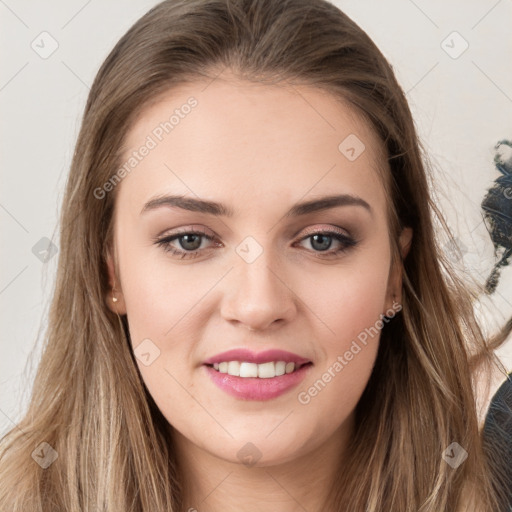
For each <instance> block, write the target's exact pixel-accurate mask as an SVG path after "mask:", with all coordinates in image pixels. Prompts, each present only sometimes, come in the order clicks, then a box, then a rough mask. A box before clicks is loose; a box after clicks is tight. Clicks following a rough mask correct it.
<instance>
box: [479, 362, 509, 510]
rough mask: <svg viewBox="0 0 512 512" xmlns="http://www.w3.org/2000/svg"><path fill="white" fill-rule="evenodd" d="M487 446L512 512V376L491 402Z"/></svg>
mask: <svg viewBox="0 0 512 512" xmlns="http://www.w3.org/2000/svg"><path fill="white" fill-rule="evenodd" d="M483 445H484V449H485V450H486V452H487V456H488V458H489V462H490V465H491V467H492V470H493V472H494V473H495V476H496V477H497V479H498V482H499V483H500V487H502V489H503V490H504V491H505V493H504V494H505V496H504V499H505V501H506V502H507V503H508V505H507V504H505V505H504V507H505V508H504V509H503V510H504V511H509V510H512V372H511V373H509V374H508V375H507V378H506V379H505V382H503V384H501V386H500V387H499V388H498V391H496V393H495V394H494V396H493V397H492V399H491V403H490V405H489V409H488V411H487V415H486V418H485V423H484V428H483ZM507 507H508V508H507Z"/></svg>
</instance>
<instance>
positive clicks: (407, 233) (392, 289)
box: [384, 227, 413, 314]
mask: <svg viewBox="0 0 512 512" xmlns="http://www.w3.org/2000/svg"><path fill="white" fill-rule="evenodd" d="M412 235H413V232H412V228H409V227H406V228H403V230H402V233H401V234H400V238H399V241H398V243H399V248H400V254H401V260H400V261H396V262H395V265H394V266H393V268H392V269H391V271H390V274H389V279H388V289H387V292H386V311H387V310H389V309H396V304H397V303H398V304H401V303H402V270H403V269H402V261H403V260H404V259H405V258H406V256H407V254H409V250H410V248H411V242H412ZM393 303H395V308H393ZM384 314H385V313H384Z"/></svg>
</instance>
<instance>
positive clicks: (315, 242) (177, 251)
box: [154, 229, 358, 259]
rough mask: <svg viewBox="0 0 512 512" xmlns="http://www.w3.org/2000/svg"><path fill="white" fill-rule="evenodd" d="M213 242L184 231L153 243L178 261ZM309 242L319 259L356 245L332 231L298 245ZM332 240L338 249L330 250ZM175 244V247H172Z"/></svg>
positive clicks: (202, 233)
mask: <svg viewBox="0 0 512 512" xmlns="http://www.w3.org/2000/svg"><path fill="white" fill-rule="evenodd" d="M204 239H206V240H209V241H211V242H213V241H215V240H216V238H215V237H214V236H210V235H208V234H207V233H206V232H205V231H204V230H198V229H186V230H183V231H180V232H178V233H174V234H171V235H168V236H165V237H163V238H156V239H155V240H154V243H155V244H156V245H158V246H159V247H162V248H163V250H164V251H166V252H169V253H171V254H173V255H174V256H176V257H177V258H178V259H187V258H196V257H197V256H200V255H201V253H203V252H204V251H208V250H211V249H212V248H211V247H206V248H205V247H201V246H202V242H203V240H204ZM308 239H309V240H310V244H311V247H312V248H313V251H312V252H314V253H318V256H319V257H322V258H325V257H332V256H336V255H337V254H339V253H342V252H346V251H348V250H349V249H350V248H352V247H354V246H355V245H357V243H358V242H357V240H355V239H353V238H352V237H351V236H349V235H346V234H344V233H342V232H338V231H332V230H325V229H324V230H317V231H314V232H310V233H308V234H307V235H306V236H304V237H302V238H301V239H300V240H299V242H298V243H301V242H304V241H306V240H308ZM333 240H334V241H335V244H338V247H336V248H334V249H331V246H332V243H333ZM174 242H177V245H178V246H179V247H177V246H176V245H173V243H174ZM214 245H215V246H217V247H222V243H220V242H215V244H214Z"/></svg>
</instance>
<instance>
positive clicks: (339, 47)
mask: <svg viewBox="0 0 512 512" xmlns="http://www.w3.org/2000/svg"><path fill="white" fill-rule="evenodd" d="M225 68H229V69H230V70H233V71H235V72H236V73H237V74H238V75H239V76H240V77H243V78H244V79H247V80H258V81H260V82H268V83H275V82H279V81H285V82H288V83H292V84H306V85H311V86H313V87H318V88H322V89H324V90H326V91H328V92H330V93H331V94H332V95H333V96H334V97H336V98H339V99H340V100H343V101H348V102H350V104H351V105H352V106H353V107H355V108H356V109H357V111H358V112H360V114H361V115H362V116H364V118H365V119H366V120H367V121H368V122H369V123H370V124H371V126H372V127H373V129H374V130H375V132H376V133H377V134H378V135H379V136H380V137H381V138H382V141H383V143H384V146H385V148H386V150H387V153H388V154H387V157H388V162H389V167H390V170H391V172H388V173H387V175H386V180H385V183H386V187H387V192H388V199H389V201H388V203H389V219H388V220H389V222H388V225H389V229H390V241H391V244H392V248H393V258H394V260H393V261H395V262H398V263H399V264H400V265H401V266H402V268H403V275H404V280H403V288H404V289H403V299H402V301H403V310H402V311H401V313H400V314H399V315H397V316H396V318H394V319H393V320H392V321H391V322H390V323H389V324H387V325H386V326H385V327H384V329H383V330H382V333H381V340H380V345H379V352H378V356H377V362H376V365H375V368H374V370H373V373H372V375H371V378H370V380H369V382H368V385H367V387H366V390H365V392H364V394H363V396H362V398H361V400H360V402H359V403H358V406H357V410H356V413H357V415H356V418H357V419H356V429H355V433H354V438H353V439H352V440H351V443H350V444H349V453H348V456H347V458H346V459H345V460H344V466H343V467H340V468H339V474H338V475H335V476H336V481H335V483H334V485H333V489H332V492H331V493H330V495H329V500H330V508H328V510H338V511H342V510H351V511H363V510H364V511H366V512H389V511H393V512H405V511H421V512H439V511H456V510H459V509H461V507H462V506H463V504H464V503H466V504H468V506H469V507H470V508H469V509H470V510H472V511H474V510H481V511H483V512H495V511H496V510H497V506H496V504H497V501H496V496H495V494H496V493H495V487H494V486H493V484H492V482H491V481H490V477H489V476H488V475H489V474H490V471H489V468H488V462H487V460H486V457H485V454H484V452H483V450H482V443H481V437H480V432H479V425H478V419H477V413H476V405H475V392H474V384H475V381H474V379H475V375H477V373H476V372H477V370H478V369H481V368H482V363H486V364H491V362H493V361H494V359H493V358H494V354H493V352H492V350H491V349H493V348H496V347H497V346H499V344H500V343H502V342H503V341H504V339H505V337H506V335H507V334H508V331H509V330H510V323H509V324H508V326H507V329H504V330H503V332H502V333H500V335H499V336H497V337H496V338H495V339H493V340H491V341H486V340H485V338H484V336H483V334H482V331H481V329H480V327H479V325H478V323H477V321H476V319H475V316H474V312H473V302H474V299H475V298H476V296H477V291H475V290H473V289H470V288H469V287H468V286H467V285H466V284H465V283H463V281H462V279H461V278H460V277H458V275H457V273H456V272H455V271H454V270H453V269H452V268H451V267H450V264H449V261H448V260H447V259H446V258H445V257H444V255H443V251H442V248H441V246H440V242H439V240H438V239H437V238H436V236H435V229H434V221H435V219H437V220H438V221H439V226H440V227H444V229H445V230H446V232H447V233H449V230H448V228H447V226H446V224H445V222H444V220H443V217H442V215H441V213H440V212H439V211H438V209H437V207H436V205H435V204H434V202H433V200H432V197H431V192H430V187H431V183H429V170H428V166H427V165H426V163H425V162H426V160H425V158H424V157H425V155H424V151H423V149H422V147H421V144H420V142H419V140H418V137H417V134H416V131H415V127H414V123H413V119H412V116H411V112H410V110H409V107H408V104H407V101H406V98H405V95H404V93H403V91H402V89H401V87H400V86H399V84H398V83H397V80H396V78H395V76H394V73H393V71H392V68H391V66H390V65H389V63H388V62H387V60H386V59H385V58H384V56H383V55H382V54H381V52H380V51H379V50H378V48H377V47H376V46H375V44H374V43H373V42H372V41H371V39H370V38H369V37H368V36H367V35H366V33H365V32H364V31H363V30H361V29H360V28H359V27H358V26H357V25H356V24H355V23H354V22H353V21H351V20H350V19H349V18H348V17H347V16H346V15H345V14H343V13H342V12H341V11H340V10H339V9H337V8H336V7H335V6H333V5H331V4H330V3H328V2H326V1H324V0H279V1H277V0H168V1H165V2H162V3H160V4H158V5H157V6H156V7H154V8H153V9H151V10H150V11H149V12H148V13H147V14H146V15H145V16H143V17H142V18H141V19H140V20H138V21H137V22H136V23H135V24H134V25H133V26H132V27H131V28H130V30H129V31H128V32H127V33H126V34H125V35H124V36H123V37H122V38H121V39H120V41H119V42H118V43H117V44H116V46H115V48H114V49H113V50H112V52H111V53H110V54H109V56H108V57H107V59H106V60H105V62H104V63H103V65H102V66H101V69H100V70H99V72H98V74H97V76H96V78H95V80H94V83H93V85H92V87H91V91H90V94H89V97H88V101H87V105H86V108H85V113H84V117H83V122H82V126H81V130H80V133H79V137H78V140H77V144H76V150H75V153H74V157H73V161H72V165H71V170H70V173H69V178H68V181H67V186H66V192H65V197H64V200H63V205H62V213H61V218H60V257H59V263H58V270H57V279H56V285H55V291H54V296H53V301H52V303H51V309H50V313H49V326H48V330H47V333H46V337H45V346H44V352H43V355H42V358H41V361H40V364H39V367H38V372H37V375H36V377H35V382H34V387H33V393H32V397H31V401H30V404H29V408H28V410H27V412H26V414H25V416H24V418H23V419H22V420H21V421H20V422H19V425H18V426H17V427H16V428H14V429H12V430H11V431H10V432H8V433H7V434H6V435H5V436H4V438H3V439H2V441H1V444H0V448H1V449H0V480H1V483H2V485H1V488H0V503H1V504H2V507H3V508H4V509H5V510H9V511H13V512H17V511H22V510H23V511H25V510H30V511H31V512H36V511H40V512H43V511H44V512H49V511H54V510H55V511H56V510H66V511H68V512H79V511H91V512H92V511H97V510H98V511H99V510H102V511H103V510H104V511H112V512H114V511H115V512H119V511H121V510H123V511H132V512H142V511H149V510H151V511H153V510H158V511H164V510H166V511H179V510H181V507H182V502H181V496H182V494H181V487H180V486H181V485H182V482H180V471H179V466H178V461H177V460H176V459H175V455H174V450H173V446H172V442H171V441H170V436H169V430H168V428H169V425H168V423H167V421H166V420H165V418H164V417H163V416H162V414H161V413H160V411H159V410H158V408H157V407H156V405H155V403H154V402H153V400H152V398H151V396H150V395H149V393H148V392H147V389H146V388H145V386H144V383H143V381H142V378H141V376H140V373H139V371H138V368H137V365H136V362H135V360H134V356H133V353H132V350H131V346H130V343H129V333H128V328H127V322H126V317H123V318H122V321H121V322H120V321H119V320H120V319H119V317H117V316H116V315H115V314H114V313H112V312H111V311H110V310H109V308H108V307H107V305H106V297H107V296H108V293H109V281H108V274H107V267H106V258H107V254H108V251H109V249H110V248H111V243H112V233H113V232H112V224H113V209H114V203H115V198H116V189H114V190H113V191H112V192H111V193H107V194H105V197H104V198H102V199H98V198H97V194H95V190H97V189H98V188H101V187H102V186H103V185H104V184H105V183H106V182H107V181H108V180H109V179H110V178H111V177H112V176H113V174H114V172H115V170H116V169H118V168H119V166H120V165H121V163H122V162H121V161H120V154H121V150H122V148H123V141H124V140H125V137H126V134H127V131H128V130H129V129H130V127H131V126H132V125H133V121H134V119H135V118H136V116H137V115H138V114H139V113H140V112H141V111H142V110H143V109H144V108H145V107H146V106H147V105H148V104H149V102H150V101H154V100H155V99H156V98H157V97H159V95H161V94H163V93H165V92H168V91H169V90H171V89H172V88H173V87H174V86H176V85H178V84H181V83H184V82H187V81H194V80H197V79H208V78H209V79H214V77H215V76H216V75H217V74H218V73H219V72H220V71H222V70H223V69H225ZM404 226H410V227H412V228H413V241H412V246H411V249H410V252H409V254H408V255H407V257H406V258H405V259H404V260H403V261H402V260H401V258H400V255H399V251H398V235H399V233H400V230H401V228H403V227H404ZM477 363H478V364H477ZM453 442H456V443H458V445H460V446H461V447H463V448H464V449H465V450H466V451H467V459H466V460H465V461H464V462H463V463H462V464H461V465H460V466H459V467H457V468H453V467H451V466H450V465H448V464H447V463H446V462H445V460H444V459H443V457H442V455H443V452H444V451H445V450H446V449H447V448H448V447H449V446H450V445H452V443H453ZM42 443H47V444H42ZM50 448H51V450H54V452H53V451H51V450H50ZM34 452H35V453H34ZM38 454H40V456H41V457H42V458H43V459H45V460H49V459H48V458H50V459H52V458H54V457H55V454H57V455H58V457H57V458H56V459H55V460H54V461H53V463H51V464H50V465H49V466H48V467H46V468H43V467H42V466H41V465H40V464H36V459H37V455H38ZM470 490H471V491H472V492H471V494H468V493H469V491H470Z"/></svg>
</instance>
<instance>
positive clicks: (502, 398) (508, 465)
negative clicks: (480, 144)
mask: <svg viewBox="0 0 512 512" xmlns="http://www.w3.org/2000/svg"><path fill="white" fill-rule="evenodd" d="M495 149H496V155H495V156H494V165H495V166H496V169H497V170H498V171H499V172H500V173H501V175H502V176H499V177H498V178H497V179H496V180H495V184H494V185H493V186H492V188H490V189H489V191H488V193H487V195H486V196H485V197H484V199H483V201H482V209H483V211H484V221H485V224H486V227H487V230H488V232H489V235H490V237H491V240H492V243H493V244H494V255H495V256H496V257H498V255H499V254H500V253H501V256H500V260H499V261H498V262H497V263H496V264H495V266H494V268H493V269H492V272H491V274H490V275H489V277H488V278H487V282H486V284H485V291H486V292H487V294H492V293H493V292H494V291H495V290H496V287H497V285H498V281H499V278H500V273H501V268H502V267H505V266H507V265H508V263H509V261H508V260H509V258H510V257H511V256H512V142H510V141H508V140H502V141H500V142H498V144H496V146H495ZM510 322H511V320H509V324H510ZM507 325H508V324H507ZM509 327H510V326H509ZM508 332H509V328H508V327H505V328H504V330H503V334H502V336H501V338H503V339H505V333H508ZM482 437H483V443H484V449H485V451H486V453H487V457H488V460H489V463H490V466H491V468H492V472H493V473H494V476H495V477H496V482H497V484H496V485H497V486H498V491H499V493H500V499H501V506H500V510H499V511H497V512H512V372H511V373H509V374H508V376H507V379H506V380H505V382H504V383H503V384H502V385H501V386H500V388H499V389H498V391H497V392H496V393H495V395H494V396H493V397H492V400H491V403H490V405H489V410H488V411H487V416H486V418H485V423H484V428H483V432H482Z"/></svg>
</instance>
